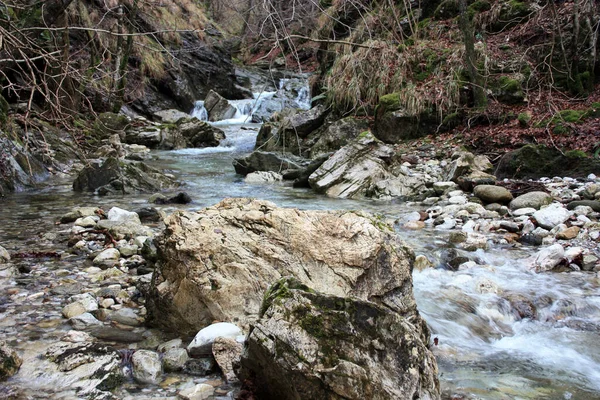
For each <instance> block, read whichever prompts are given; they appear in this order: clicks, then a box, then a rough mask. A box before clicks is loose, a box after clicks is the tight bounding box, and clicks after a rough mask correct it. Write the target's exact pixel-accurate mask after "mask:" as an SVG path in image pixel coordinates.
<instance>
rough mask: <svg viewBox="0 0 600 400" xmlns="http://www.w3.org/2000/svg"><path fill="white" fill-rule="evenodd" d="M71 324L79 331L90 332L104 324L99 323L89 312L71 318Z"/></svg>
mask: <svg viewBox="0 0 600 400" xmlns="http://www.w3.org/2000/svg"><path fill="white" fill-rule="evenodd" d="M69 323H70V324H71V325H72V326H73V328H74V329H77V330H78V331H85V330H90V329H93V328H95V327H97V326H100V325H102V322H100V321H98V320H97V319H96V317H94V316H93V315H92V314H90V313H88V312H85V313H83V314H79V315H76V316H74V317H72V318H70V319H69Z"/></svg>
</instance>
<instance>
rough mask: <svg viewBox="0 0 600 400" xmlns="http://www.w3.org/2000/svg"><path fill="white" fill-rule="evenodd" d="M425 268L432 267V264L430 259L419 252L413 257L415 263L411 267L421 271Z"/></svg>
mask: <svg viewBox="0 0 600 400" xmlns="http://www.w3.org/2000/svg"><path fill="white" fill-rule="evenodd" d="M427 268H433V264H432V263H431V261H429V259H428V258H427V257H425V256H424V255H422V254H419V255H418V256H417V257H415V264H414V267H413V269H416V270H417V271H423V270H425V269H427Z"/></svg>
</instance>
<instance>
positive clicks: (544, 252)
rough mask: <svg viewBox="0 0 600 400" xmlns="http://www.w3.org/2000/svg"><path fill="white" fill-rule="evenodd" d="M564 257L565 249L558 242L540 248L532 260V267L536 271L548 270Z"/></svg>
mask: <svg viewBox="0 0 600 400" xmlns="http://www.w3.org/2000/svg"><path fill="white" fill-rule="evenodd" d="M564 257H565V249H564V248H563V247H562V246H561V245H560V244H554V245H552V246H549V247H546V248H543V249H541V250H540V251H539V252H538V253H537V254H536V255H535V258H534V260H533V264H532V267H533V268H534V269H535V271H536V272H545V271H550V270H552V269H553V268H554V267H556V266H557V265H558V264H559V263H560V262H561V260H562V259H563V258H564Z"/></svg>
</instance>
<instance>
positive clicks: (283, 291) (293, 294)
mask: <svg viewBox="0 0 600 400" xmlns="http://www.w3.org/2000/svg"><path fill="white" fill-rule="evenodd" d="M419 320H420V318H419V317H417V319H416V320H412V321H411V322H409V321H407V320H406V319H404V318H402V317H401V316H400V315H398V314H397V313H395V312H393V311H392V310H390V309H389V308H386V307H381V306H378V305H376V304H374V303H370V302H368V301H362V300H358V299H355V298H343V297H336V296H331V295H324V294H320V293H317V292H314V291H313V290H311V289H309V288H308V287H306V286H304V285H302V284H300V283H299V282H297V281H294V280H291V279H288V280H286V279H283V280H281V281H279V282H278V283H277V284H275V285H274V286H273V287H272V288H271V289H270V290H269V291H268V292H267V294H266V295H265V302H264V303H263V306H262V312H261V317H260V319H259V320H258V321H257V322H256V324H255V326H254V329H253V330H252V331H251V332H250V334H249V335H248V338H247V341H246V345H245V349H244V353H243V355H242V360H241V369H240V378H241V379H248V378H249V377H250V376H252V377H253V381H254V383H255V384H256V388H257V391H258V393H257V395H258V396H259V397H261V398H277V399H282V400H287V399H300V398H301V399H308V400H310V399H315V400H316V399H327V398H344V399H356V400H358V399H373V400H384V399H412V398H420V399H430V400H433V399H439V398H440V388H439V382H438V378H437V365H436V361H435V357H434V356H433V354H432V353H431V351H430V350H429V349H428V343H429V334H428V332H426V331H422V330H421V329H419V328H418V326H419V325H421V324H423V322H422V320H421V321H419ZM276 344H277V345H276ZM382 351H385V352H386V354H387V355H388V356H386V357H381V355H380V353H381V352H382ZM392 382H393V383H392Z"/></svg>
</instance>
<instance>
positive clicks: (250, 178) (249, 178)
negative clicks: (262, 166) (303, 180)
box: [244, 171, 283, 184]
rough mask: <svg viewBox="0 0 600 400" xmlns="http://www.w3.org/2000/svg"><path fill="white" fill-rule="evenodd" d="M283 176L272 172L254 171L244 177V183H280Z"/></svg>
mask: <svg viewBox="0 0 600 400" xmlns="http://www.w3.org/2000/svg"><path fill="white" fill-rule="evenodd" d="M282 180H283V176H282V175H281V174H278V173H277V172H273V171H256V172H251V173H249V174H248V175H246V178H244V182H246V183H250V184H261V183H275V182H281V181H282Z"/></svg>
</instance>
